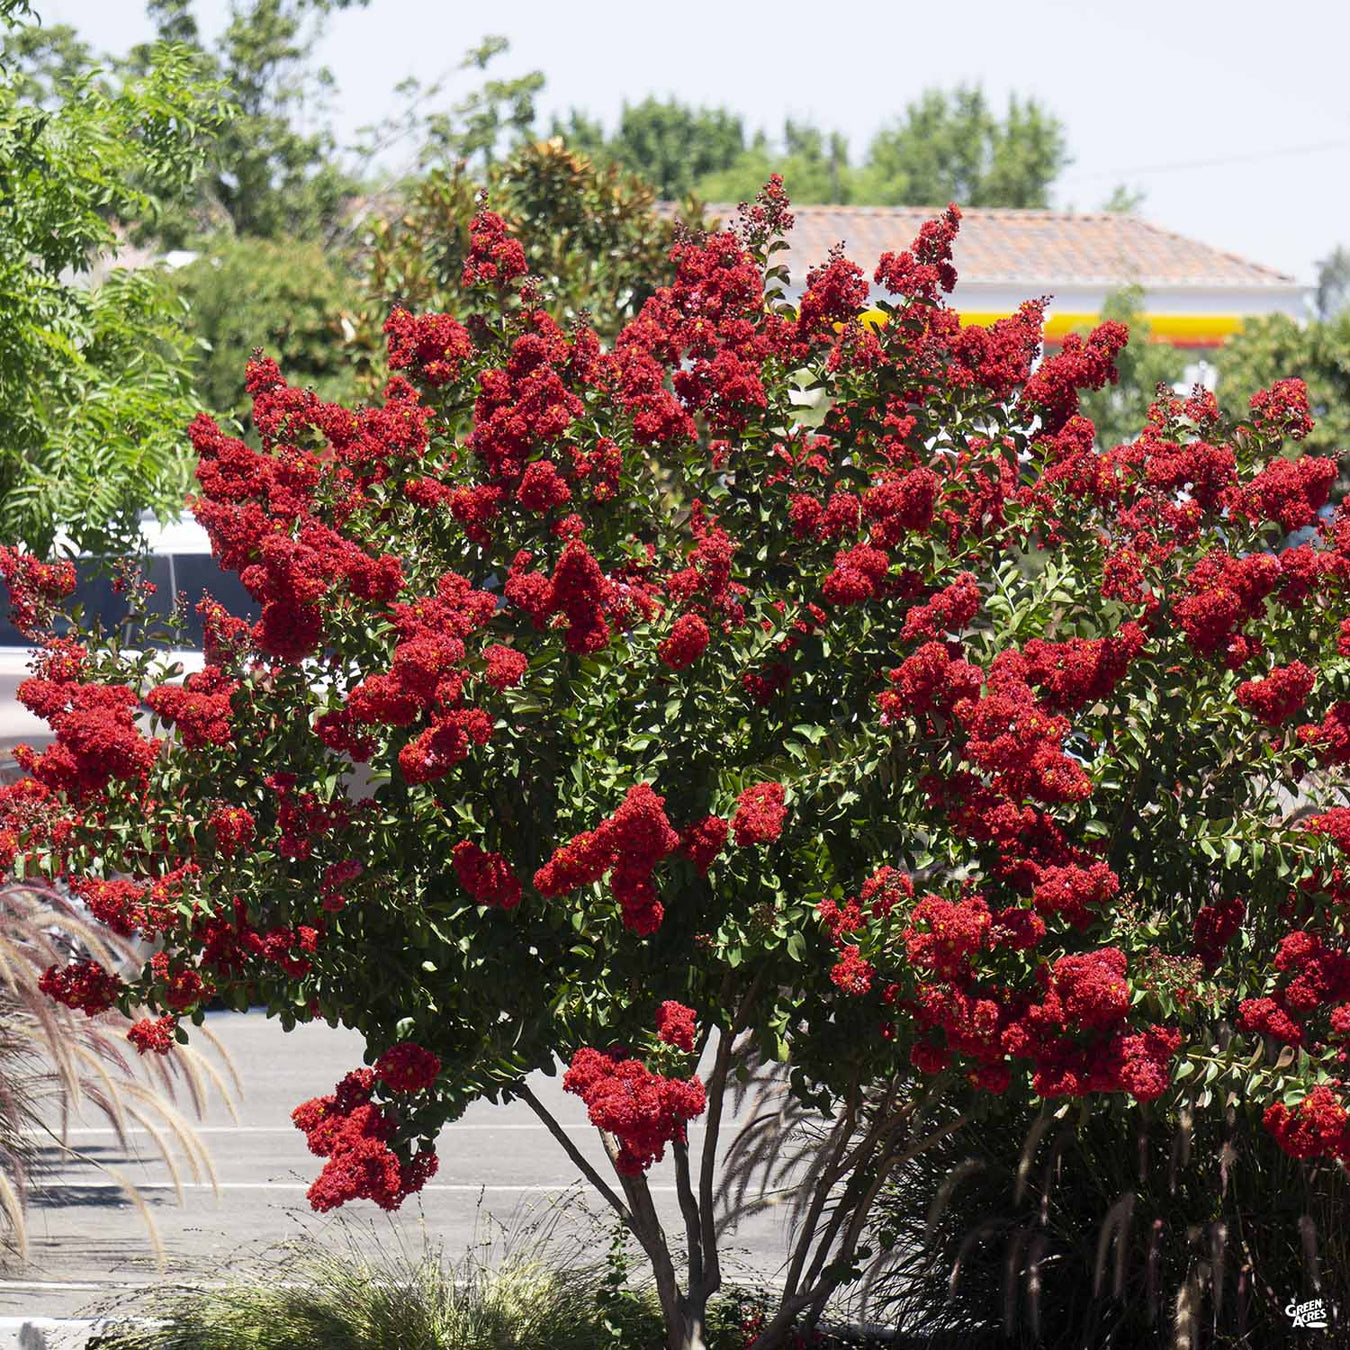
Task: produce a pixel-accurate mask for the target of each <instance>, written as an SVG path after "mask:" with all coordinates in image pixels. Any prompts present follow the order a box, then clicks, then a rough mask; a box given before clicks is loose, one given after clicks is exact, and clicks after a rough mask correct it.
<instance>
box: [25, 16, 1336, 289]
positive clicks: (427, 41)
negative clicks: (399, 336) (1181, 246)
mask: <svg viewBox="0 0 1350 1350" xmlns="http://www.w3.org/2000/svg"><path fill="white" fill-rule="evenodd" d="M36 3H37V8H38V9H39V11H40V13H41V14H42V17H43V19H44V20H45V21H46V22H48V23H55V22H65V23H70V24H73V25H74V26H75V27H76V28H77V29H79V30H80V31H81V32H82V33H83V34H84V35H85V36H86V37H87V38H88V39H89V40H90V41H92V42H93V43H94V44H95V46H97V47H99V48H100V49H104V50H115V51H120V50H123V49H125V48H126V47H127V46H128V45H130V44H131V43H133V42H136V41H138V40H141V39H142V38H143V37H145V36H147V35H148V32H149V25H148V24H147V23H146V21H145V18H144V13H143V6H142V4H140V3H138V0H36ZM227 12H228V4H227V3H226V0H198V13H199V15H200V16H201V19H202V22H203V24H204V26H205V27H206V29H207V31H208V32H211V31H215V30H217V29H218V28H219V27H220V26H221V25H222V24H223V22H224V20H225V17H226V14H227ZM487 32H495V33H501V34H503V35H505V36H506V37H508V38H509V39H510V41H511V44H512V50H511V52H510V54H509V55H508V56H507V57H505V58H502V59H501V60H500V63H499V64H498V65H496V66H494V70H495V71H498V72H499V73H501V74H503V75H506V74H515V73H522V72H524V71H527V70H532V69H541V70H543V71H544V73H545V74H546V75H547V77H548V86H547V88H546V90H545V93H544V96H543V99H542V108H543V110H544V112H545V114H547V113H549V112H551V111H554V110H559V111H562V110H565V109H566V108H568V107H570V106H572V105H578V106H580V107H583V108H585V109H587V110H588V111H589V112H591V113H592V114H594V115H598V116H599V117H601V118H602V119H603V120H605V121H607V122H612V121H613V120H614V118H615V117H616V116H617V114H618V112H619V109H620V107H621V106H622V104H623V102H624V100H625V99H628V100H629V101H636V100H638V99H641V98H643V97H645V96H646V95H647V94H649V93H653V94H656V95H658V96H665V95H667V94H673V95H675V96H676V97H678V98H681V99H683V100H686V101H688V102H692V103H710V104H725V105H728V106H730V107H732V108H734V109H735V110H737V111H739V112H741V113H742V114H743V115H744V116H745V119H746V122H747V126H748V127H750V128H754V127H758V126H763V127H766V128H767V129H768V130H770V132H777V131H778V129H779V128H780V127H781V125H782V122H783V119H784V117H786V116H797V117H803V118H809V119H811V120H813V121H815V122H816V123H818V124H820V125H822V126H824V127H826V128H838V129H840V130H842V131H844V132H845V133H846V134H847V135H848V137H849V140H850V144H851V147H852V148H853V151H854V153H855V155H857V154H858V153H860V152H861V151H862V149H863V148H864V146H865V145H866V142H867V140H868V139H869V137H870V136H871V134H872V133H873V132H875V131H876V129H877V128H878V127H879V126H881V125H883V124H884V123H885V122H886V121H887V120H888V119H889V118H891V117H894V116H895V115H896V114H897V113H898V112H900V111H901V110H902V109H903V107H904V105H905V103H906V101H907V100H909V99H910V98H913V97H914V96H915V95H916V94H918V93H919V91H920V90H921V89H923V88H924V87H925V86H928V85H944V86H945V85H952V84H955V83H958V82H960V81H968V82H981V83H983V84H984V85H985V87H986V89H987V90H988V91H989V92H990V93H991V94H992V95H993V96H994V98H995V99H996V100H997V101H999V102H1002V101H1003V100H1004V99H1005V98H1006V96H1007V94H1008V93H1009V92H1010V91H1014V90H1015V91H1017V92H1020V93H1024V94H1034V95H1035V96H1036V97H1038V98H1039V99H1041V100H1042V101H1043V102H1044V103H1045V104H1047V105H1048V106H1049V107H1050V108H1051V109H1052V110H1053V111H1054V112H1055V113H1056V114H1057V115H1058V116H1059V117H1060V118H1061V119H1062V120H1063V121H1064V123H1065V124H1066V126H1067V128H1068V135H1069V143H1070V148H1071V151H1072V153H1073V156H1074V161H1075V162H1074V164H1073V166H1072V167H1071V168H1070V169H1069V171H1068V172H1067V173H1066V174H1065V176H1064V178H1063V180H1062V182H1061V184H1060V186H1059V188H1058V190H1057V194H1056V203H1055V204H1056V205H1059V206H1064V207H1074V208H1078V209H1088V208H1093V207H1096V206H1098V205H1100V204H1101V202H1102V201H1103V200H1104V199H1105V198H1106V197H1107V196H1108V195H1109V194H1110V192H1111V189H1112V188H1113V187H1114V186H1115V184H1116V183H1119V182H1125V183H1128V184H1130V185H1133V186H1136V187H1139V188H1142V189H1144V191H1145V192H1146V193H1147V196H1146V199H1145V202H1144V206H1143V208H1142V214H1143V215H1144V216H1145V217H1147V218H1148V219H1150V220H1152V221H1154V222H1155V223H1157V224H1159V225H1162V226H1165V227H1167V228H1170V229H1175V230H1178V231H1180V232H1182V233H1185V234H1190V235H1193V236H1195V237H1196V238H1199V239H1202V240H1204V241H1205V242H1207V243H1210V244H1214V245H1216V246H1219V247H1222V248H1227V249H1230V250H1232V251H1233V252H1236V253H1241V254H1243V255H1245V256H1247V257H1250V258H1252V259H1254V260H1255V261H1258V262H1263V263H1266V264H1268V265H1271V266H1275V267H1280V268H1283V269H1284V270H1286V271H1289V272H1292V273H1294V274H1295V275H1296V276H1298V277H1299V278H1300V279H1301V280H1311V279H1312V277H1313V274H1314V265H1315V262H1316V260H1317V259H1318V258H1320V257H1322V256H1323V255H1324V254H1325V253H1326V252H1328V251H1329V250H1330V248H1331V247H1332V246H1333V245H1335V244H1336V243H1345V244H1347V245H1350V101H1347V97H1346V93H1345V91H1346V89H1347V87H1350V85H1348V84H1347V78H1346V76H1347V71H1346V60H1347V58H1346V53H1347V51H1350V5H1346V4H1343V3H1340V2H1339V0H1283V2H1282V3H1280V4H1279V5H1272V4H1271V3H1269V0H1224V2H1223V3H1207V2H1203V3H1202V2H1197V0H1170V3H1162V2H1161V0H1110V2H1109V3H1102V2H1101V0H1073V2H1072V3H1070V2H1069V0H1023V3H1021V4H1016V5H1014V4H1010V3H1008V2H1007V0H951V2H949V3H946V4H932V3H925V4H915V3H912V2H911V0H893V3H890V4H885V5H882V4H878V3H876V0H873V3H871V4H866V3H855V0H828V3H815V4H806V3H800V2H799V0H779V3H775V4H766V3H763V2H762V0H760V2H759V3H753V4H745V3H735V0H679V3H677V4H673V5H655V4H652V3H650V0H647V2H646V3H643V2H642V0H628V3H611V2H609V0H571V3H562V4H559V3H557V2H556V0H553V2H551V3H543V2H542V0H511V3H505V4H497V5H466V4H463V3H456V2H455V0H438V3H426V0H371V3H370V5H369V7H368V8H367V9H364V10H354V11H348V12H339V13H336V14H334V15H333V16H332V18H331V19H330V20H329V22H328V25H327V31H326V34H325V36H324V39H323V43H322V47H321V57H322V59H323V61H324V62H325V63H326V64H327V65H328V66H329V68H330V69H331V70H332V72H333V74H334V76H335V77H336V81H337V86H338V98H337V100H336V103H335V107H334V109H333V118H332V120H333V122H334V124H335V125H336V127H337V129H338V131H339V134H340V135H342V136H343V137H344V138H346V139H351V138H352V136H353V135H354V133H355V130H356V128H358V127H360V126H361V125H363V124H367V123H370V122H373V121H376V120H378V119H379V118H380V117H381V116H382V115H384V114H386V113H389V112H391V111H393V110H394V108H395V105H396V100H395V98H394V96H393V92H392V91H393V88H394V86H395V85H396V84H397V83H398V82H399V81H400V80H402V79H403V78H405V77H406V76H409V75H415V76H417V77H418V78H419V79H421V80H423V81H424V82H425V81H431V80H434V79H436V78H437V77H439V76H441V75H443V74H445V73H447V72H448V71H453V69H454V67H455V66H456V65H457V63H458V61H459V59H460V57H461V55H462V53H463V51H464V50H465V49H466V48H468V47H469V46H471V45H473V44H475V43H476V42H477V41H478V40H479V39H480V38H481V37H482V36H483V35H484V34H485V33H487ZM459 78H460V79H461V80H462V81H469V82H470V83H471V78H470V76H468V75H467V74H466V75H462V76H460V77H459ZM467 87H470V84H469V83H461V84H460V85H459V86H458V89H459V90H463V89H464V88H467ZM455 92H456V86H455V85H454V84H453V83H452V84H451V85H450V87H449V89H448V90H447V100H448V99H449V98H452V97H453V96H454V94H455Z"/></svg>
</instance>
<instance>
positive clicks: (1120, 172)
mask: <svg viewBox="0 0 1350 1350" xmlns="http://www.w3.org/2000/svg"><path fill="white" fill-rule="evenodd" d="M1347 148H1350V140H1340V141H1321V142H1319V143H1317V144H1316V145H1291V146H1287V147H1286V148H1285V149H1283V150H1260V151H1256V152H1255V153H1253V154H1247V155H1224V156H1220V157H1216V158H1213V159H1186V160H1176V161H1174V162H1173V163H1171V164H1150V165H1146V166H1144V167H1141V168H1135V169H1106V170H1099V171H1094V172H1093V173H1084V174H1078V175H1076V177H1077V178H1079V179H1085V178H1086V179H1091V178H1122V179H1123V178H1137V177H1141V176H1142V175H1144V174H1151V173H1180V172H1183V171H1184V170H1186V169H1216V168H1221V167H1222V166H1224V165H1227V164H1255V163H1259V162H1260V161H1262V160H1267V159H1283V158H1284V157H1285V156H1286V155H1312V154H1317V153H1319V152H1320V151H1323V150H1344V149H1347ZM1066 177H1068V178H1069V179H1070V180H1072V179H1073V178H1074V177H1075V175H1072V174H1068V175H1066Z"/></svg>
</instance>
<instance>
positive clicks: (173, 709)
mask: <svg viewBox="0 0 1350 1350" xmlns="http://www.w3.org/2000/svg"><path fill="white" fill-rule="evenodd" d="M238 688H239V681H238V680H232V679H230V677H229V676H228V675H226V674H225V672H224V671H223V670H221V669H220V667H219V666H203V667H202V669H201V670H195V671H193V672H192V674H191V675H189V676H188V677H187V679H186V680H184V681H183V683H182V684H181V685H179V684H160V685H156V686H155V687H154V688H153V689H151V690H150V692H149V693H148V694H146V696H145V701H146V703H147V704H148V705H149V707H150V710H151V711H152V712H153V713H155V715H156V716H158V717H159V718H160V719H161V720H162V721H164V722H167V723H168V724H169V725H170V726H176V727H177V728H178V732H179V735H181V736H182V738H183V744H184V745H186V746H187V747H188V749H190V750H200V749H201V748H202V747H203V746H206V745H229V743H230V716H231V708H230V699H231V697H232V696H233V695H234V693H235V692H236V691H237V690H238Z"/></svg>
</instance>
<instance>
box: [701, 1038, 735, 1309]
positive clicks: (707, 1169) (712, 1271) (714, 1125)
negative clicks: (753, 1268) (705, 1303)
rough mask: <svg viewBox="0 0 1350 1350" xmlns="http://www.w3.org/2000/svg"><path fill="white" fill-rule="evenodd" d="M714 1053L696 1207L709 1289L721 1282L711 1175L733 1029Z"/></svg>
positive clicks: (715, 1155)
mask: <svg viewBox="0 0 1350 1350" xmlns="http://www.w3.org/2000/svg"><path fill="white" fill-rule="evenodd" d="M718 1037H719V1039H718V1042H717V1057H716V1059H715V1060H714V1061H713V1071H712V1074H711V1075H710V1077H709V1079H708V1119H707V1121H706V1123H705V1126H704V1134H703V1157H702V1159H701V1160H700V1162H699V1172H698V1208H699V1214H700V1217H701V1219H702V1224H703V1260H704V1270H705V1274H706V1276H707V1280H708V1292H709V1293H710V1294H715V1293H716V1292H717V1290H718V1289H719V1288H720V1287H721V1284H722V1262H721V1259H720V1258H719V1256H718V1254H717V1226H716V1223H715V1222H714V1220H713V1179H714V1176H715V1174H716V1171H717V1140H718V1136H719V1134H720V1132H721V1129H722V1101H723V1098H724V1097H725V1095H726V1087H727V1070H728V1069H729V1067H730V1065H731V1047H732V1042H733V1041H734V1039H735V1031H734V1030H733V1031H719V1032H718Z"/></svg>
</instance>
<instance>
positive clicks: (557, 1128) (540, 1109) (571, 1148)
mask: <svg viewBox="0 0 1350 1350" xmlns="http://www.w3.org/2000/svg"><path fill="white" fill-rule="evenodd" d="M517 1095H518V1096H520V1097H521V1098H522V1099H523V1100H524V1101H525V1102H527V1103H528V1104H529V1108H530V1110H531V1111H533V1112H534V1114H535V1115H536V1116H538V1117H539V1119H540V1120H542V1121H543V1122H544V1126H545V1128H547V1130H548V1132H549V1133H550V1134H551V1135H552V1136H553V1137H554V1138H555V1139H556V1140H557V1141H558V1142H559V1143H560V1144H561V1145H562V1146H563V1148H564V1149H565V1150H566V1152H567V1156H568V1157H569V1158H571V1160H572V1161H573V1162H574V1163H575V1164H576V1165H577V1168H578V1170H579V1171H580V1172H581V1174H582V1176H584V1177H585V1178H586V1180H587V1181H589V1182H590V1183H591V1185H592V1186H594V1187H595V1189H596V1190H597V1191H599V1192H600V1194H601V1195H603V1196H604V1197H605V1199H606V1201H608V1203H609V1206H610V1208H611V1209H612V1210H613V1211H614V1212H615V1213H616V1214H617V1215H618V1216H619V1218H621V1219H622V1220H623V1222H624V1224H625V1225H626V1226H627V1227H628V1228H629V1230H630V1231H631V1232H632V1233H633V1236H634V1237H636V1238H637V1239H638V1241H639V1242H640V1241H641V1240H642V1238H641V1235H640V1234H639V1233H638V1231H637V1228H636V1227H635V1226H634V1223H633V1215H632V1213H631V1212H630V1211H629V1209H628V1206H627V1205H625V1204H624V1202H623V1201H622V1200H620V1199H619V1197H618V1195H617V1194H616V1193H615V1191H614V1189H613V1187H612V1186H610V1185H609V1183H608V1182H607V1181H606V1180H605V1179H604V1177H602V1176H601V1175H600V1173H599V1172H597V1171H596V1170H595V1168H594V1167H592V1166H591V1164H590V1163H589V1162H588V1161H587V1160H586V1156H585V1154H583V1153H582V1151H581V1150H580V1149H579V1148H578V1147H577V1146H576V1144H575V1143H573V1142H572V1140H571V1139H569V1138H568V1136H567V1131H566V1130H564V1129H563V1127H562V1126H561V1125H559V1124H558V1122H557V1121H556V1120H554V1118H553V1116H552V1115H551V1114H550V1113H549V1110H548V1108H547V1107H546V1106H545V1105H544V1104H543V1102H541V1101H540V1100H539V1098H538V1097H536V1096H535V1095H534V1093H533V1092H531V1091H530V1089H529V1087H528V1086H527V1085H526V1084H524V1083H521V1084H520V1085H519V1087H518V1089H517Z"/></svg>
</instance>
